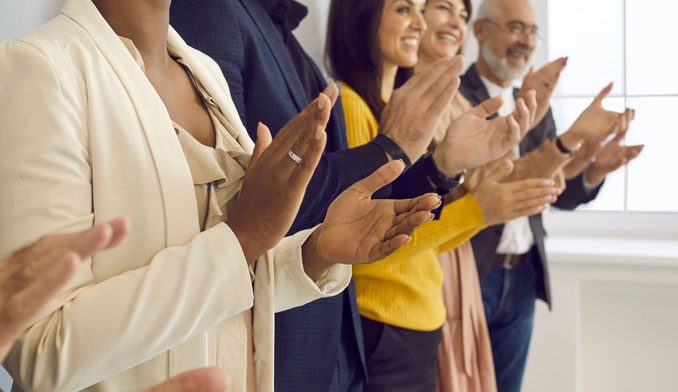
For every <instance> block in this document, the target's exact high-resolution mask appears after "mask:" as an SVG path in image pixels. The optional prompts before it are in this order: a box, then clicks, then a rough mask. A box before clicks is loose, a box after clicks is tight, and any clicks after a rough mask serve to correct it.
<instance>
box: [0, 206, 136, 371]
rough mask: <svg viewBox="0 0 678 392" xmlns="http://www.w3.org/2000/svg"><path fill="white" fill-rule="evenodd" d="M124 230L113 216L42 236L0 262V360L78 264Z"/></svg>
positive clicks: (117, 240) (115, 240)
mask: <svg viewBox="0 0 678 392" xmlns="http://www.w3.org/2000/svg"><path fill="white" fill-rule="evenodd" d="M128 230H129V223H128V222H127V221H125V220H123V219H116V220H114V221H111V222H108V223H103V224H99V225H96V226H94V227H92V228H91V229H89V230H85V231H82V232H79V233H74V234H61V235H50V236H45V237H42V238H41V239H39V240H38V241H36V242H35V243H33V244H32V245H30V246H27V247H25V248H23V249H21V250H18V251H16V252H14V253H12V254H11V255H10V256H9V257H8V258H7V259H5V260H2V261H0V361H1V360H2V359H4V358H5V356H6V355H7V353H8V352H9V349H10V348H11V347H12V344H13V342H14V340H15V339H17V338H18V337H19V336H20V335H21V334H22V333H23V332H24V330H25V329H26V328H28V327H29V326H30V323H31V322H32V321H33V318H34V317H35V316H36V315H37V314H38V312H40V310H41V309H42V308H43V307H44V306H45V305H46V304H47V303H48V302H49V300H50V299H52V297H53V296H54V295H56V294H57V293H58V292H59V290H61V289H62V288H63V287H64V286H65V285H66V283H67V282H68V281H69V280H70V279H71V278H72V277H73V276H74V275H75V272H76V270H77V268H78V264H80V262H81V261H82V260H83V259H85V258H87V257H90V256H91V255H92V254H94V253H95V252H98V251H101V250H104V249H108V248H111V247H114V246H116V245H117V244H119V243H120V241H122V239H123V238H124V237H125V235H126V234H127V231H128Z"/></svg>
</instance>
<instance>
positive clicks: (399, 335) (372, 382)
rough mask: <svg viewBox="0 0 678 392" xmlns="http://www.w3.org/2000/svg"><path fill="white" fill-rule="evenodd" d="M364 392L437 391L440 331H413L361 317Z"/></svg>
mask: <svg viewBox="0 0 678 392" xmlns="http://www.w3.org/2000/svg"><path fill="white" fill-rule="evenodd" d="M361 322H362V327H363V337H364V342H365V356H366V357H367V383H365V388H364V391H365V392H382V391H383V392H387V391H388V392H435V390H436V382H437V373H436V372H437V364H438V345H439V344H440V339H441V336H442V334H441V331H440V329H437V330H435V331H431V332H422V331H413V330H410V329H403V328H398V327H394V326H392V325H388V324H384V323H380V322H378V321H374V320H370V319H368V318H365V317H361Z"/></svg>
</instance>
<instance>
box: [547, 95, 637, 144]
mask: <svg viewBox="0 0 678 392" xmlns="http://www.w3.org/2000/svg"><path fill="white" fill-rule="evenodd" d="M611 91H612V83H610V84H609V85H607V87H605V88H604V89H603V90H602V91H601V92H600V94H598V96H597V97H596V98H594V100H593V102H591V104H590V105H589V106H588V107H587V108H586V109H585V110H584V111H583V112H582V113H581V114H580V115H579V117H578V118H577V120H576V121H575V122H574V124H572V126H571V127H570V129H569V130H568V131H567V132H565V133H564V134H563V135H562V136H561V137H560V140H561V141H562V142H563V144H564V145H565V147H567V148H569V149H571V150H575V149H576V148H577V146H578V145H579V144H580V143H581V142H583V141H599V140H604V139H605V138H607V137H608V136H610V135H611V134H612V133H613V132H615V130H617V129H619V127H620V126H621V124H622V122H623V121H625V114H624V113H617V112H614V111H610V110H606V109H605V108H604V107H603V100H604V99H605V98H606V97H607V96H608V95H609V94H610V92H611Z"/></svg>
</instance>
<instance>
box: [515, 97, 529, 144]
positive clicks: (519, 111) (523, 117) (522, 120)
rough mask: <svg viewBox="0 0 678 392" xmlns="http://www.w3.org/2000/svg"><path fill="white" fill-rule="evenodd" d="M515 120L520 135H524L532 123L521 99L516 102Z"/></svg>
mask: <svg viewBox="0 0 678 392" xmlns="http://www.w3.org/2000/svg"><path fill="white" fill-rule="evenodd" d="M515 118H516V120H517V121H518V125H519V126H520V135H521V136H522V135H524V134H526V133H527V131H528V130H529V128H530V124H531V123H532V116H531V114H530V110H529V109H528V108H527V105H526V104H525V101H524V100H523V99H522V98H518V99H517V100H516V116H515Z"/></svg>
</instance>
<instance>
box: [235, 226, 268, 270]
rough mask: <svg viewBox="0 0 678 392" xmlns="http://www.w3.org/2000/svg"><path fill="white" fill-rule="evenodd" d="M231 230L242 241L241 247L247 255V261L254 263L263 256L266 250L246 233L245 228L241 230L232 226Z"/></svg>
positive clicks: (250, 263)
mask: <svg viewBox="0 0 678 392" xmlns="http://www.w3.org/2000/svg"><path fill="white" fill-rule="evenodd" d="M231 230H232V231H233V234H235V237H236V238H237V239H238V242H239V243H240V248H241V249H242V252H243V254H244V255H245V261H246V262H247V264H248V265H252V264H254V262H255V261H256V260H257V259H258V258H259V256H261V255H262V254H263V253H264V252H265V250H263V248H262V247H261V246H258V245H257V243H256V241H252V240H251V239H250V237H249V236H248V235H247V234H245V231H244V230H241V229H239V228H237V227H233V226H231Z"/></svg>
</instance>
